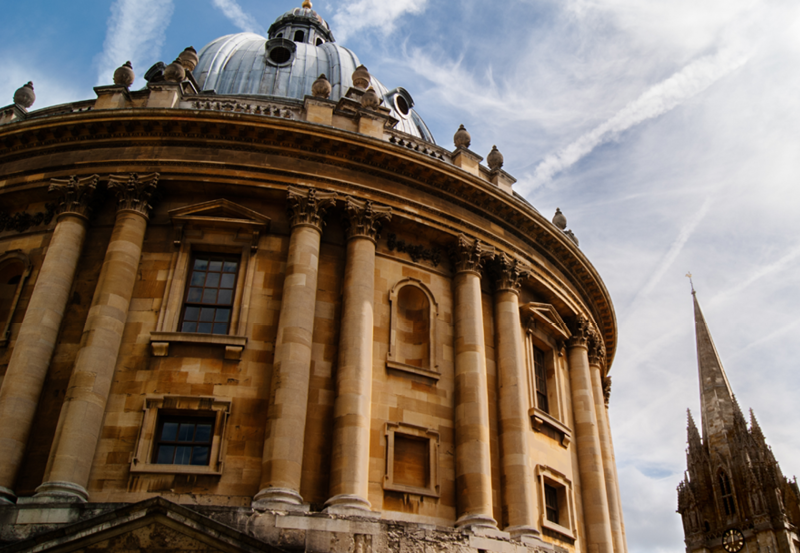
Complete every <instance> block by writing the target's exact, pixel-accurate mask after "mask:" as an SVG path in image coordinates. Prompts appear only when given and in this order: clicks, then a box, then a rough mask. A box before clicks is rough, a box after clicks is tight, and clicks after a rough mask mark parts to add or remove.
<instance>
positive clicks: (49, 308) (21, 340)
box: [0, 175, 98, 503]
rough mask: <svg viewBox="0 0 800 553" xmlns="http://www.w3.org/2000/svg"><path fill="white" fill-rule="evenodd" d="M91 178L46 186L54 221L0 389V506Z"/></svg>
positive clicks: (57, 321) (21, 449)
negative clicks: (53, 198)
mask: <svg viewBox="0 0 800 553" xmlns="http://www.w3.org/2000/svg"><path fill="white" fill-rule="evenodd" d="M97 179H98V176H97V175H92V176H89V177H83V178H80V179H78V178H76V177H74V176H73V177H70V178H69V179H52V180H51V181H50V188H49V191H50V192H51V193H55V194H57V195H58V196H59V199H58V202H57V208H56V213H57V216H58V219H57V223H56V227H55V229H54V230H53V236H52V238H51V240H50V246H49V247H48V249H47V254H46V256H45V258H44V262H43V263H42V268H41V269H40V271H39V277H38V279H37V280H36V285H35V286H34V289H33V294H32V295H31V299H30V302H29V303H28V308H27V310H26V311H25V317H24V318H23V320H22V326H21V327H20V330H19V335H18V337H17V341H16V344H15V346H14V351H13V353H12V354H11V360H10V361H9V364H8V368H7V369H6V374H5V378H4V379H3V387H2V389H0V420H2V421H3V424H2V425H0V503H3V502H4V501H7V502H13V501H14V498H15V496H14V493H13V491H12V490H13V487H14V482H15V480H16V477H17V473H18V472H19V466H20V463H21V462H22V458H23V455H24V454H25V447H26V445H27V443H28V436H29V435H30V431H31V426H32V424H33V417H34V415H35V413H36V407H37V405H38V402H39V396H40V395H41V393H42V386H44V379H45V376H46V375H47V369H48V367H49V366H50V358H51V357H52V355H53V350H54V349H55V346H56V340H57V338H58V329H59V328H60V326H61V320H62V319H63V317H64V310H65V308H66V305H67V300H68V298H69V291H70V289H71V288H72V281H73V279H74V277H75V270H76V268H77V266H78V258H79V257H80V254H81V250H82V249H83V241H84V238H85V237H86V224H87V220H88V216H89V203H90V201H91V198H92V196H93V194H94V191H95V188H96V186H97Z"/></svg>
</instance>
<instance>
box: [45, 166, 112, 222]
mask: <svg viewBox="0 0 800 553" xmlns="http://www.w3.org/2000/svg"><path fill="white" fill-rule="evenodd" d="M99 179H100V177H99V176H98V175H91V176H88V177H81V178H77V177H76V176H75V175H71V176H70V177H69V178H68V179H50V187H49V188H48V189H47V191H48V192H50V193H51V194H52V193H56V194H58V195H59V199H58V203H57V205H56V216H59V215H62V214H64V213H72V214H75V215H78V216H80V217H83V218H84V219H88V218H89V211H90V209H91V208H90V207H89V203H90V202H91V201H92V197H93V196H94V191H95V188H97V181H98V180H99Z"/></svg>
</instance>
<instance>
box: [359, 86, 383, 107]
mask: <svg viewBox="0 0 800 553" xmlns="http://www.w3.org/2000/svg"><path fill="white" fill-rule="evenodd" d="M361 105H362V106H364V107H365V108H367V109H377V108H378V106H379V105H381V99H380V98H379V97H378V93H377V92H375V89H374V88H372V87H369V88H368V89H367V91H366V92H365V93H364V95H363V96H362V97H361Z"/></svg>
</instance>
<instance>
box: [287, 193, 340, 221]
mask: <svg viewBox="0 0 800 553" xmlns="http://www.w3.org/2000/svg"><path fill="white" fill-rule="evenodd" d="M286 201H287V203H288V210H289V219H290V224H291V227H292V228H295V227H299V226H309V227H314V228H315V229H317V230H318V231H320V232H322V227H323V225H324V224H325V221H324V220H323V219H324V218H325V213H326V212H327V211H328V209H329V208H330V207H332V206H333V205H334V204H335V203H336V192H317V189H316V188H313V187H311V188H300V187H297V186H290V187H289V189H288V190H287V198H286Z"/></svg>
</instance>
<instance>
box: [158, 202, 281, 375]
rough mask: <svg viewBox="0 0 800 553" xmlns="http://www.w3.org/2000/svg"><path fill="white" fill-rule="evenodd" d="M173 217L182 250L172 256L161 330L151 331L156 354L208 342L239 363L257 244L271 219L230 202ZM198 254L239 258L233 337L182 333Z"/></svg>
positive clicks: (179, 212)
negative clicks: (181, 345)
mask: <svg viewBox="0 0 800 553" xmlns="http://www.w3.org/2000/svg"><path fill="white" fill-rule="evenodd" d="M220 214H221V215H220ZM169 216H170V219H171V220H172V226H173V244H174V245H175V246H176V247H177V248H178V249H177V251H176V252H174V253H173V256H172V261H171V264H170V268H169V273H168V275H167V282H166V289H165V292H164V297H163V299H162V302H161V309H160V310H159V314H158V322H157V324H156V330H155V331H153V332H151V333H150V342H151V347H152V352H153V355H154V356H155V357H166V356H168V355H169V345H170V344H171V343H192V344H208V345H216V346H218V347H224V348H225V359H228V360H235V361H238V360H240V359H241V355H242V351H243V350H244V347H245V345H246V344H247V337H246V336H245V334H246V331H247V321H248V317H249V313H250V303H251V297H252V290H253V282H254V279H255V271H256V259H255V258H256V253H257V251H258V243H259V240H260V237H261V235H262V234H263V233H265V232H266V231H267V230H268V229H269V225H270V219H269V217H266V216H265V215H261V214H260V213H257V212H255V211H253V210H251V209H248V208H246V207H244V206H241V205H238V204H236V203H234V202H231V201H229V200H225V199H219V200H211V201H208V202H203V203H200V204H195V205H191V206H187V207H182V208H178V209H173V210H172V211H170V212H169ZM198 253H200V254H202V253H206V254H220V255H239V257H240V258H239V273H238V276H237V281H236V291H235V293H234V300H233V309H232V313H231V321H230V330H229V331H228V334H198V333H189V332H180V327H179V325H180V322H181V317H182V313H183V306H184V303H185V302H184V299H185V295H186V289H187V282H188V279H189V275H190V272H191V267H190V264H191V260H192V259H193V257H194V255H195V254H198Z"/></svg>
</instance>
